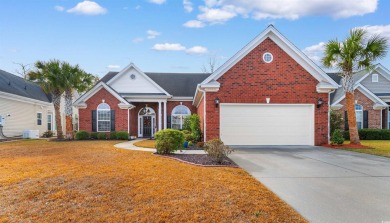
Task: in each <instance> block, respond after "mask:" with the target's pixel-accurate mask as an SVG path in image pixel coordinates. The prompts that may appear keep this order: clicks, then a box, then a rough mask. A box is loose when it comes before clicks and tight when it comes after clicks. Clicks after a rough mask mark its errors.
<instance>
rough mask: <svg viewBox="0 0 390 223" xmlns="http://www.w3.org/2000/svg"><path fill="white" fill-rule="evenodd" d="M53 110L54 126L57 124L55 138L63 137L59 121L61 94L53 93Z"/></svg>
mask: <svg viewBox="0 0 390 223" xmlns="http://www.w3.org/2000/svg"><path fill="white" fill-rule="evenodd" d="M53 104H54V112H55V115H56V126H57V139H63V138H64V134H63V132H62V122H61V95H55V94H53Z"/></svg>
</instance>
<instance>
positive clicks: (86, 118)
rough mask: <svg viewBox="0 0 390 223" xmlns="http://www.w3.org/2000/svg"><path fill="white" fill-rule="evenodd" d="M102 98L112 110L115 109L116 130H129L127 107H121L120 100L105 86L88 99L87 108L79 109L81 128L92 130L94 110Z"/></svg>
mask: <svg viewBox="0 0 390 223" xmlns="http://www.w3.org/2000/svg"><path fill="white" fill-rule="evenodd" d="M102 100H105V103H107V104H109V105H110V107H111V110H115V131H126V132H127V109H120V108H119V107H118V104H119V103H120V101H119V100H118V99H117V98H115V97H114V96H113V95H111V93H109V92H108V91H107V90H106V89H104V88H102V89H101V90H99V91H98V92H97V93H96V94H95V95H93V96H92V97H91V98H89V99H88V100H87V101H86V104H87V108H86V109H79V123H80V130H85V131H87V132H92V110H96V109H97V106H98V105H99V104H100V103H102Z"/></svg>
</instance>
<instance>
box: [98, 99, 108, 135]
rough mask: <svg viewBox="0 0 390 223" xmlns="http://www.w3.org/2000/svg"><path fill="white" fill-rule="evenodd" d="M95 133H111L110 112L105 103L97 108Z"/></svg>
mask: <svg viewBox="0 0 390 223" xmlns="http://www.w3.org/2000/svg"><path fill="white" fill-rule="evenodd" d="M96 120H97V131H98V132H109V131H111V121H110V120H111V110H110V106H109V105H108V104H107V103H101V104H99V105H98V107H97V119H96Z"/></svg>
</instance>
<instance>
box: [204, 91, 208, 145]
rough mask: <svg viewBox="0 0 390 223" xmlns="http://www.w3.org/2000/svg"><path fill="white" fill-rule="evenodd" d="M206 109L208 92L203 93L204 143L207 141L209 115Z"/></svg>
mask: <svg viewBox="0 0 390 223" xmlns="http://www.w3.org/2000/svg"><path fill="white" fill-rule="evenodd" d="M206 107H207V101H206V91H204V92H203V122H204V123H203V132H204V133H203V135H204V139H203V140H204V142H206V141H207V134H206V133H207V127H206V124H207V122H206V118H207V116H206V115H207V113H206Z"/></svg>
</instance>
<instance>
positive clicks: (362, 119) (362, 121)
mask: <svg viewBox="0 0 390 223" xmlns="http://www.w3.org/2000/svg"><path fill="white" fill-rule="evenodd" d="M356 105H359V106H360V107H361V108H362V110H359V111H361V112H362V118H361V123H362V126H361V128H360V129H363V127H364V117H363V116H364V112H363V111H364V108H363V105H361V104H354V108H355V116H356V128H358V129H359V127H358V125H357V123H358V119H357V112H356Z"/></svg>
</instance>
